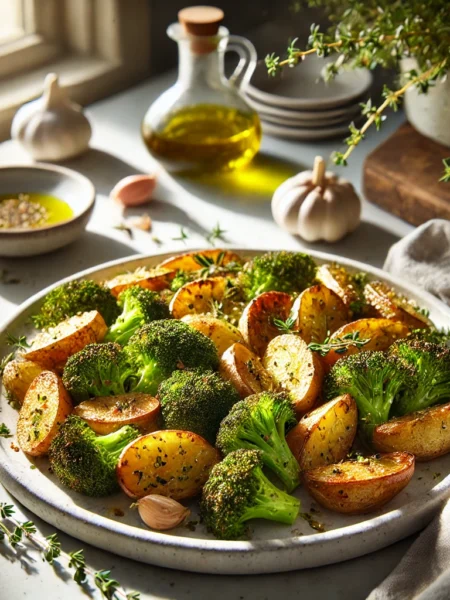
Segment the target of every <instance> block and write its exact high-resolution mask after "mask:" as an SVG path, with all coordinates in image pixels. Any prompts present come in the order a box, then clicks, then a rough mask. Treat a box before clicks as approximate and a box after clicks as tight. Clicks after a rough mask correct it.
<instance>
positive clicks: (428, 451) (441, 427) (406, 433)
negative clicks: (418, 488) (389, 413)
mask: <svg viewBox="0 0 450 600" xmlns="http://www.w3.org/2000/svg"><path fill="white" fill-rule="evenodd" d="M372 444H373V447H374V448H375V450H378V451H379V452H396V451H400V452H411V453H412V454H414V456H415V457H416V460H418V461H425V460H431V459H433V458H437V457H438V456H442V455H443V454H448V453H449V452H450V402H449V403H447V404H442V405H441V406H432V407H431V408H427V409H425V410H420V411H417V412H415V413H411V414H410V415H405V416H404V417H398V418H397V419H391V420H390V421H388V422H387V423H383V425H378V426H377V427H375V430H374V433H373V438H372Z"/></svg>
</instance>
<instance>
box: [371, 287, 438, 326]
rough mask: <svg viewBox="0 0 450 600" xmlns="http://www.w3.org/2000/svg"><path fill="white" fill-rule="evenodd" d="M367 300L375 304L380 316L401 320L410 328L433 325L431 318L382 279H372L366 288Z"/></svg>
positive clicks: (374, 306)
mask: <svg viewBox="0 0 450 600" xmlns="http://www.w3.org/2000/svg"><path fill="white" fill-rule="evenodd" d="M364 297H365V299H366V302H367V303H368V304H370V305H371V306H373V308H374V309H375V311H376V313H377V316H378V317H384V318H385V319H392V320H393V321H400V322H401V323H404V324H405V325H406V326H407V327H409V328H410V329H423V328H426V327H433V323H432V322H431V321H430V319H429V318H428V317H427V316H426V315H424V314H422V313H420V312H419V311H418V310H417V309H416V307H415V306H414V304H412V303H411V302H409V301H408V300H407V299H406V298H405V297H404V296H401V295H400V294H397V293H396V292H395V291H394V290H393V289H392V288H391V287H389V286H388V285H387V283H384V282H382V281H371V282H370V283H368V284H367V285H366V286H365V288H364Z"/></svg>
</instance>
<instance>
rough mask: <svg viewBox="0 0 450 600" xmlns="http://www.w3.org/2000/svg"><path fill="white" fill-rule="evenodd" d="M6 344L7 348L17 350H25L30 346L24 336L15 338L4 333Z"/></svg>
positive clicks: (10, 334)
mask: <svg viewBox="0 0 450 600" xmlns="http://www.w3.org/2000/svg"><path fill="white" fill-rule="evenodd" d="M6 343H7V344H8V346H13V347H14V348H16V349H17V350H25V349H26V348H30V344H29V343H28V342H27V338H26V336H25V335H20V336H19V337H16V336H15V335H13V334H12V333H9V332H6Z"/></svg>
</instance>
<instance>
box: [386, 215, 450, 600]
mask: <svg viewBox="0 0 450 600" xmlns="http://www.w3.org/2000/svg"><path fill="white" fill-rule="evenodd" d="M384 269H385V270H386V271H389V273H392V274H393V275H398V276H399V277H402V278H403V279H406V280H407V281H410V282H411V283H413V284H415V285H418V286H419V287H422V288H424V289H425V290H427V292H430V293H431V294H434V295H435V296H437V297H438V298H439V299H440V300H442V301H443V302H446V303H447V304H448V305H450V221H446V220H444V219H433V220H431V221H427V223H424V224H423V225H421V226H420V227H417V229H415V230H414V231H412V232H411V233H410V234H409V235H407V236H405V237H404V238H403V239H401V240H400V241H399V242H397V243H396V244H394V245H393V246H392V248H391V249H390V250H389V252H388V255H387V258H386V262H385V263H384ZM449 598H450V594H449Z"/></svg>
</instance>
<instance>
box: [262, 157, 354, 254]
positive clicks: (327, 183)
mask: <svg viewBox="0 0 450 600" xmlns="http://www.w3.org/2000/svg"><path fill="white" fill-rule="evenodd" d="M272 215H273V218H274V220H275V222H276V223H277V224H278V225H279V226H280V227H281V228H283V229H286V230H287V231H289V233H293V234H297V235H299V236H300V237H302V238H303V239H304V240H306V241H307V242H317V241H319V240H325V241H327V242H337V241H338V240H340V239H342V238H343V237H344V236H346V235H347V234H348V233H350V232H351V231H353V230H354V229H356V228H357V227H358V225H359V223H360V219H361V200H360V199H359V196H358V194H357V193H356V191H355V188H354V187H353V185H352V184H351V183H350V182H349V181H347V180H345V179H343V178H342V177H338V176H337V175H336V174H334V173H331V172H329V171H327V172H325V161H324V160H323V159H322V158H321V157H320V156H317V157H316V159H315V162H314V169H313V171H303V172H302V173H299V174H298V175H295V176H294V177H291V178H290V179H287V180H286V181H284V182H283V183H282V184H281V185H280V186H279V187H278V188H277V189H276V190H275V193H274V195H273V198H272Z"/></svg>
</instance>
